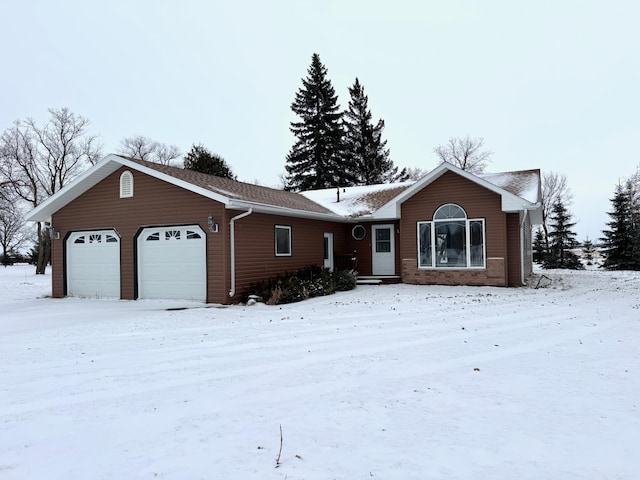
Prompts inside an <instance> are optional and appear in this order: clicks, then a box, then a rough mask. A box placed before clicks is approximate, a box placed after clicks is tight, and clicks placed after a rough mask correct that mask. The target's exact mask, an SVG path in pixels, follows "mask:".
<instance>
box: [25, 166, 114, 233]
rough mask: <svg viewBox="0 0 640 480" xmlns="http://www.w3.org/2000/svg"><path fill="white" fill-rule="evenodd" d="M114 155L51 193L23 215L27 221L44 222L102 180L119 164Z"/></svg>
mask: <svg viewBox="0 0 640 480" xmlns="http://www.w3.org/2000/svg"><path fill="white" fill-rule="evenodd" d="M111 157H115V155H107V156H106V157H104V158H103V159H102V160H100V161H99V162H98V163H96V164H95V165H94V166H92V167H91V168H89V169H87V170H86V171H84V172H83V173H81V174H80V175H78V176H77V177H76V178H74V179H73V180H72V181H71V182H70V183H68V184H67V185H66V186H65V187H63V188H61V189H60V190H58V191H57V192H56V193H55V194H53V195H51V196H50V197H49V198H47V199H46V200H45V201H44V202H42V203H41V204H40V205H38V206H37V207H36V208H34V209H33V210H31V211H30V212H29V213H27V215H26V216H25V220H26V221H27V222H46V221H49V220H50V219H51V215H53V214H54V213H55V212H57V211H58V210H60V209H61V208H62V207H64V206H65V205H66V204H68V203H69V202H71V201H73V200H75V199H76V198H78V197H79V196H80V195H82V194H83V193H84V192H86V191H87V190H89V189H90V188H91V187H93V186H94V185H96V184H97V183H99V182H100V181H101V180H104V179H105V178H107V177H108V176H109V175H111V174H112V173H113V172H115V171H116V170H117V169H118V168H119V167H120V166H119V165H117V164H116V163H113V158H111Z"/></svg>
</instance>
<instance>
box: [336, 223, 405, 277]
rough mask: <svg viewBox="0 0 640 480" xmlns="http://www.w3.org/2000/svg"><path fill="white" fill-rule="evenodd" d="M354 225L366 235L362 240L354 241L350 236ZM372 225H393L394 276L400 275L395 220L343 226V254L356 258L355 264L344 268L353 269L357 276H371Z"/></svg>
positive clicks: (398, 237)
mask: <svg viewBox="0 0 640 480" xmlns="http://www.w3.org/2000/svg"><path fill="white" fill-rule="evenodd" d="M356 225H362V226H363V227H364V228H365V230H366V231H367V234H366V235H365V237H364V238H363V239H362V240H356V239H355V238H353V236H352V235H351V231H352V230H353V227H355V226H356ZM374 225H393V227H394V228H393V232H394V237H395V238H394V244H395V255H396V260H395V264H396V275H400V268H399V267H398V265H400V235H399V234H398V226H399V222H398V221H397V220H389V221H380V222H369V223H365V222H361V223H352V224H348V225H344V227H343V228H344V229H345V235H346V252H345V254H349V255H352V256H353V257H352V258H356V261H355V263H354V264H353V265H352V266H345V268H352V267H353V268H355V270H356V271H357V272H358V274H359V275H371V274H372V268H373V243H372V242H373V235H372V227H373V226H374Z"/></svg>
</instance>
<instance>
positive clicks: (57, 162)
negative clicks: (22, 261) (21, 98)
mask: <svg viewBox="0 0 640 480" xmlns="http://www.w3.org/2000/svg"><path fill="white" fill-rule="evenodd" d="M49 113H50V115H51V117H50V119H49V121H48V122H47V123H46V124H44V126H42V127H40V126H38V125H37V124H36V122H35V120H33V119H31V118H28V119H27V120H25V121H24V122H21V121H20V120H18V121H16V122H14V124H13V126H11V127H9V128H8V129H6V130H5V131H4V132H3V134H2V136H1V137H0V182H2V184H3V185H5V188H9V189H10V190H11V191H12V192H13V194H15V195H16V196H17V197H19V198H20V199H22V200H24V201H26V202H28V203H29V204H30V206H31V207H36V206H38V205H39V204H40V202H41V201H42V200H43V199H44V198H46V197H47V196H50V195H53V194H54V193H56V192H57V191H58V190H60V189H61V188H62V187H64V186H65V184H66V183H67V182H68V181H69V180H71V179H72V178H73V177H74V176H76V175H77V174H79V173H80V172H81V171H82V170H83V169H84V167H85V166H86V165H88V164H90V163H94V162H95V161H96V159H97V158H98V157H99V156H100V148H101V145H100V144H99V142H98V137H97V136H95V135H89V134H88V133H87V128H88V126H89V121H88V120H87V119H86V118H84V117H82V116H80V115H76V114H74V113H72V112H70V111H69V109H67V108H61V109H55V108H52V109H49ZM5 192H6V190H5ZM37 234H38V265H37V267H36V273H44V272H45V267H46V265H47V263H48V262H49V253H50V252H49V244H50V239H49V238H48V237H47V236H46V235H44V234H43V228H42V225H41V224H40V223H38V225H37ZM45 237H46V238H45Z"/></svg>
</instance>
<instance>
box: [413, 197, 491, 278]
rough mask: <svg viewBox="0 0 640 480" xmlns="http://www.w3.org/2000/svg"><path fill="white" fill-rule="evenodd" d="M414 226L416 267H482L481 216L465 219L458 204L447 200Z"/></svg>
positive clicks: (483, 240)
mask: <svg viewBox="0 0 640 480" xmlns="http://www.w3.org/2000/svg"><path fill="white" fill-rule="evenodd" d="M417 227H418V232H417V234H418V267H419V268H485V264H486V263H485V258H486V251H485V250H486V249H485V224H484V219H469V218H467V213H466V212H465V211H464V209H463V208H462V207H460V206H459V205H456V204H454V203H447V204H445V205H442V206H441V207H440V208H438V209H437V210H436V211H435V213H434V214H433V220H431V221H425V222H418V225H417Z"/></svg>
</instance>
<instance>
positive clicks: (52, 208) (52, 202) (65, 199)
mask: <svg viewBox="0 0 640 480" xmlns="http://www.w3.org/2000/svg"><path fill="white" fill-rule="evenodd" d="M121 166H124V167H127V168H130V169H131V170H137V171H139V172H141V173H145V174H147V175H149V176H151V177H155V178H157V179H159V180H163V181H165V182H167V183H170V184H173V185H176V186H178V187H181V188H184V189H186V190H190V191H192V192H194V193H197V194H198V195H202V196H204V197H207V198H210V199H212V200H215V201H217V202H220V203H223V204H228V203H229V198H227V197H225V196H223V195H220V194H219V193H215V192H212V191H211V190H207V189H206V188H202V187H198V186H196V185H193V184H191V183H188V182H185V181H183V180H180V179H178V178H175V177H172V176H171V175H167V174H165V173H162V172H159V171H157V170H154V169H153V168H149V167H145V166H144V165H140V164H139V163H136V162H132V161H131V160H128V159H126V158H123V157H121V156H119V155H114V154H109V155H107V156H106V157H104V158H103V159H102V160H100V161H99V162H98V163H96V164H95V165H94V166H92V167H91V168H89V169H87V170H86V171H85V172H83V173H82V174H80V175H79V176H78V177H76V178H75V179H74V180H73V181H71V182H70V183H69V184H67V185H66V186H65V187H64V188H62V189H60V190H59V191H58V192H56V193H55V194H54V195H52V196H51V197H49V198H48V199H47V200H45V201H44V202H42V203H41V204H40V205H38V206H37V207H36V208H34V209H33V210H31V211H30V212H29V213H28V214H27V215H26V216H25V220H26V221H28V222H46V221H50V220H51V216H52V215H53V214H54V213H55V212H57V211H58V210H60V209H61V208H62V207H64V206H65V205H67V204H68V203H70V202H72V201H73V200H75V199H76V198H78V197H79V196H80V195H82V194H83V193H84V192H86V191H87V190H89V189H90V188H92V187H94V186H95V185H97V184H98V183H100V182H101V181H102V180H104V179H105V178H107V177H108V176H109V175H111V174H112V173H113V172H115V171H116V170H118V169H119V168H120V167H121Z"/></svg>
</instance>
